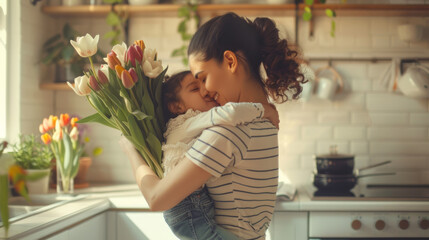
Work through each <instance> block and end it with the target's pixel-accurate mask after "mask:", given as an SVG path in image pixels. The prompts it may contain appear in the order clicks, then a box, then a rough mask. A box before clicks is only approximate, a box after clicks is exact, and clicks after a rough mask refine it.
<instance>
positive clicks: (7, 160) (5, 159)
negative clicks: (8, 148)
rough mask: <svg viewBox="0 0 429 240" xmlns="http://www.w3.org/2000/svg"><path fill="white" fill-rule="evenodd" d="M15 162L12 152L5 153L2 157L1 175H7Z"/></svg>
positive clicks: (0, 158)
mask: <svg viewBox="0 0 429 240" xmlns="http://www.w3.org/2000/svg"><path fill="white" fill-rule="evenodd" d="M14 163H15V159H14V158H13V157H12V154H9V153H3V155H2V156H1V157H0V175H7V174H8V171H9V168H10V166H12V165H13V164H14Z"/></svg>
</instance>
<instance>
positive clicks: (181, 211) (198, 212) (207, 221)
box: [164, 187, 238, 240]
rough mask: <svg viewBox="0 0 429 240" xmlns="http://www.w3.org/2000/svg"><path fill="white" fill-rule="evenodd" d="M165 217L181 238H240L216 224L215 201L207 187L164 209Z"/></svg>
mask: <svg viewBox="0 0 429 240" xmlns="http://www.w3.org/2000/svg"><path fill="white" fill-rule="evenodd" d="M164 219H165V221H166V222H167V224H168V226H170V229H171V230H172V231H173V233H174V234H175V235H176V236H177V237H178V238H179V239H181V240H238V237H237V236H235V235H234V234H232V233H230V232H229V231H228V230H226V229H224V228H222V227H220V226H218V225H217V224H216V222H215V220H214V203H213V200H212V199H211V198H210V196H209V193H208V191H207V188H206V187H204V188H202V189H199V190H197V191H195V192H193V193H192V194H191V195H189V196H188V197H186V198H185V199H184V200H183V201H181V202H180V203H179V204H177V205H176V206H175V207H173V208H171V209H169V210H167V211H164Z"/></svg>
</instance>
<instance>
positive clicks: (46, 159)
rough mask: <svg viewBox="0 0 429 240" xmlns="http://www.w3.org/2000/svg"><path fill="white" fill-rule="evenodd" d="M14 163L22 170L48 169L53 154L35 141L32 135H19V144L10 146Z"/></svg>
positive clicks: (46, 147)
mask: <svg viewBox="0 0 429 240" xmlns="http://www.w3.org/2000/svg"><path fill="white" fill-rule="evenodd" d="M12 149H13V153H12V156H13V157H14V159H15V161H16V163H17V164H18V165H19V166H21V167H22V168H24V169H48V168H50V167H51V160H52V158H53V154H52V152H51V149H49V147H48V146H46V145H44V144H43V143H42V142H39V141H36V137H35V136H34V135H20V136H19V143H17V144H14V145H13V146H12Z"/></svg>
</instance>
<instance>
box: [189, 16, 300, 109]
mask: <svg viewBox="0 0 429 240" xmlns="http://www.w3.org/2000/svg"><path fill="white" fill-rule="evenodd" d="M227 50H229V51H232V52H234V53H235V54H236V55H237V57H238V58H240V54H243V55H244V56H243V57H244V58H245V59H244V61H246V63H247V65H248V70H249V71H250V74H251V75H252V76H253V77H254V78H255V79H257V80H258V81H259V83H260V84H261V85H262V86H265V88H264V89H265V90H266V91H267V92H268V94H269V96H271V97H272V98H273V99H274V100H275V101H277V102H280V103H282V102H285V101H287V100H288V98H289V97H288V95H287V93H286V92H287V91H288V90H291V91H292V93H293V95H292V98H293V99H297V98H298V96H299V94H300V93H301V91H302V86H301V84H302V83H305V82H306V80H305V79H304V75H303V74H302V73H301V72H300V71H299V63H298V62H297V61H296V57H297V56H298V52H297V51H295V50H292V49H291V48H290V46H288V42H287V41H286V39H280V38H279V30H278V29H277V27H276V24H275V23H274V22H273V21H272V20H271V19H269V18H264V17H260V18H256V19H255V20H254V21H253V22H252V21H251V20H249V19H247V18H244V17H240V16H238V15H237V14H235V13H227V14H225V15H222V16H218V17H215V18H212V19H211V20H209V21H208V22H206V23H205V24H203V25H202V26H201V27H200V28H199V29H198V31H197V32H196V33H195V35H194V36H193V37H192V39H191V42H190V44H189V47H188V55H191V54H194V53H195V54H202V57H203V60H204V61H208V60H210V59H216V60H217V61H218V62H222V61H223V54H224V52H225V51H227ZM261 63H262V64H263V67H264V69H265V71H266V73H267V79H266V80H265V81H264V80H262V77H261V74H260V65H261Z"/></svg>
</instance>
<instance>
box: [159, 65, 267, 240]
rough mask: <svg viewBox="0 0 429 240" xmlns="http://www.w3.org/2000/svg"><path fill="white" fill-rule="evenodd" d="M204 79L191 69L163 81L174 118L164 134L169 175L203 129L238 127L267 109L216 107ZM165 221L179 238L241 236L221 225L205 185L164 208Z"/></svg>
mask: <svg viewBox="0 0 429 240" xmlns="http://www.w3.org/2000/svg"><path fill="white" fill-rule="evenodd" d="M201 90H203V91H204V87H201V82H200V81H197V80H196V79H195V78H194V77H193V76H192V74H191V72H190V71H183V72H180V73H177V74H175V75H173V76H172V77H170V78H167V79H166V81H164V83H163V90H162V93H163V104H164V116H166V118H167V119H170V120H169V121H168V123H167V130H166V132H165V133H164V136H165V139H166V144H164V145H163V147H162V150H163V153H164V158H163V165H164V170H165V175H168V173H169V172H170V171H171V170H172V169H173V168H174V166H176V165H177V164H178V163H179V162H180V161H181V160H183V159H184V156H185V153H186V152H187V151H188V150H189V148H190V147H191V146H192V145H193V144H194V143H195V141H196V138H197V137H198V136H199V135H200V134H201V132H202V131H203V130H204V129H206V128H209V127H212V126H215V125H230V126H235V125H239V124H244V123H246V122H251V121H253V120H258V119H261V117H262V116H263V114H264V108H263V106H262V104H259V103H228V104H226V105H224V106H222V107H215V106H216V105H217V103H216V102H215V101H213V100H212V99H211V98H209V97H206V98H203V97H202V95H201V93H200V91H201ZM164 218H165V221H166V222H167V223H168V225H169V226H170V228H171V230H172V231H173V232H174V234H175V235H176V236H177V237H178V238H179V239H231V240H233V239H238V238H237V237H236V236H235V235H234V234H232V233H230V232H229V231H227V230H225V229H224V228H222V227H220V226H218V225H217V224H216V222H215V220H214V204H213V201H212V199H211V198H210V196H209V195H208V192H207V188H205V187H202V188H200V189H198V190H197V191H195V192H193V193H192V194H191V195H189V196H188V197H186V198H185V199H184V200H183V201H181V202H180V203H179V204H177V205H176V206H174V207H173V208H171V209H169V210H167V211H164Z"/></svg>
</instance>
